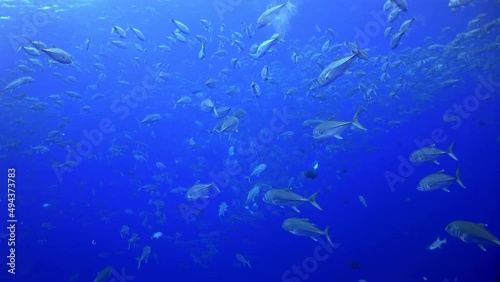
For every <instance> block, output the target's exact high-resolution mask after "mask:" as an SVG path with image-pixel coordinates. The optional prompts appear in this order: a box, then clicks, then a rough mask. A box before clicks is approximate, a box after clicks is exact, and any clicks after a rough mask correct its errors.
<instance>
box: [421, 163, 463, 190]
mask: <svg viewBox="0 0 500 282" xmlns="http://www.w3.org/2000/svg"><path fill="white" fill-rule="evenodd" d="M443 172H444V170H440V171H438V172H436V173H433V174H429V175H427V176H426V177H424V178H422V179H421V180H420V182H419V183H418V187H417V190H419V191H434V190H443V191H445V192H450V190H448V187H449V186H450V185H451V183H453V181H457V183H458V185H460V186H462V188H464V189H465V185H464V184H463V183H462V180H460V167H458V168H457V172H456V173H455V177H451V176H449V175H447V174H444V173H443Z"/></svg>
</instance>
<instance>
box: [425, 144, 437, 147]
mask: <svg viewBox="0 0 500 282" xmlns="http://www.w3.org/2000/svg"><path fill="white" fill-rule="evenodd" d="M434 147H436V144H431V145H429V146H428V147H427V148H434Z"/></svg>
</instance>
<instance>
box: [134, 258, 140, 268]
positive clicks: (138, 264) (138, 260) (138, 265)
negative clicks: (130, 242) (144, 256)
mask: <svg viewBox="0 0 500 282" xmlns="http://www.w3.org/2000/svg"><path fill="white" fill-rule="evenodd" d="M135 259H136V260H137V262H138V263H137V269H139V268H141V259H140V258H135Z"/></svg>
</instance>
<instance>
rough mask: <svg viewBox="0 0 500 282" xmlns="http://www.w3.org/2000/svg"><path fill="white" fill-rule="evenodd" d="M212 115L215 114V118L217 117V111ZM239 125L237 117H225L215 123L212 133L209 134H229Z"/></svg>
mask: <svg viewBox="0 0 500 282" xmlns="http://www.w3.org/2000/svg"><path fill="white" fill-rule="evenodd" d="M214 113H215V114H216V116H219V114H218V112H217V111H214ZM239 123H240V121H239V119H238V118H237V117H235V116H230V117H227V118H226V119H224V120H222V121H221V122H219V123H217V125H216V126H215V128H214V129H213V130H212V131H210V133H212V132H214V131H215V132H217V133H219V134H220V133H223V132H227V133H231V132H233V131H237V130H238V125H239Z"/></svg>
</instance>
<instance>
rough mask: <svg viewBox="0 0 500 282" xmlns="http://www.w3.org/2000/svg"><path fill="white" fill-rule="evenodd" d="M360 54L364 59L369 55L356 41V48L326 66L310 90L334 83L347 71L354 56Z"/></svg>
mask: <svg viewBox="0 0 500 282" xmlns="http://www.w3.org/2000/svg"><path fill="white" fill-rule="evenodd" d="M358 56H359V57H360V58H362V59H368V55H367V54H366V53H365V52H364V51H363V50H361V49H359V44H358V42H356V49H355V50H353V53H352V54H351V55H349V56H345V57H343V58H340V59H338V60H335V61H333V62H332V63H330V64H329V65H328V66H326V67H325V68H324V69H323V70H322V71H321V73H320V74H319V77H318V78H317V81H316V83H315V84H314V85H313V86H312V87H311V88H310V89H309V90H314V89H316V88H319V87H324V86H327V85H328V84H330V83H332V82H333V81H334V80H335V79H337V78H338V77H340V76H341V75H342V74H344V73H345V72H346V71H347V69H348V68H349V66H350V65H351V64H352V62H353V61H354V58H356V57H358Z"/></svg>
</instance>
